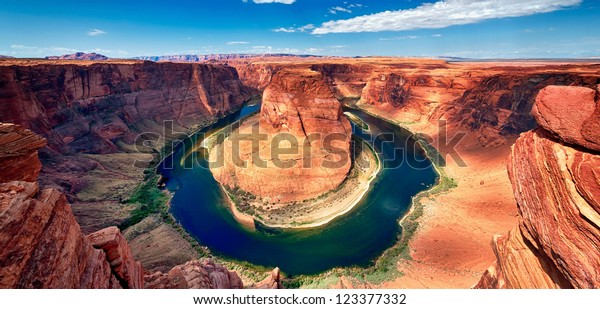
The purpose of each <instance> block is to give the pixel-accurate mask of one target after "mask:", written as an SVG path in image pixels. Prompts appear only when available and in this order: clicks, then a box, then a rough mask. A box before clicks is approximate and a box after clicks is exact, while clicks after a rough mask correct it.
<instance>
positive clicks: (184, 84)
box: [0, 59, 255, 271]
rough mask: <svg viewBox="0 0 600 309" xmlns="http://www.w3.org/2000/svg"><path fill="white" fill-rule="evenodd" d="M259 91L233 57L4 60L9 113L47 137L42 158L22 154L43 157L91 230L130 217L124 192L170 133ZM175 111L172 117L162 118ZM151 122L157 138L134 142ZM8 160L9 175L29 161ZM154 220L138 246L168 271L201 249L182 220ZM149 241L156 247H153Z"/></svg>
mask: <svg viewBox="0 0 600 309" xmlns="http://www.w3.org/2000/svg"><path fill="white" fill-rule="evenodd" d="M254 95H255V92H253V90H252V89H250V88H248V87H246V86H244V85H242V83H241V82H240V80H239V78H238V75H237V72H236V70H235V69H234V68H232V67H228V66H224V65H211V64H189V63H154V62H143V61H135V60H110V59H109V60H103V61H101V62H94V61H79V60H77V61H75V60H24V59H4V60H2V61H0V106H2V108H1V109H0V122H11V123H16V124H19V125H22V126H23V127H25V128H28V129H30V130H31V131H33V132H35V133H37V134H39V135H41V136H43V137H45V138H46V140H47V144H48V147H45V148H43V149H41V152H40V157H41V159H42V162H43V167H42V166H41V165H40V164H39V162H38V161H37V159H36V160H31V162H28V161H25V160H20V161H18V162H21V164H24V165H26V167H25V169H26V170H29V171H30V172H36V171H37V170H39V168H40V167H42V171H41V174H40V184H41V185H40V186H43V187H45V188H56V189H59V190H60V191H62V192H64V193H65V194H66V196H67V199H68V201H69V202H70V204H71V206H72V208H73V213H74V214H75V216H76V218H77V220H78V222H79V224H80V225H81V227H82V230H83V231H84V232H85V233H91V232H94V231H97V230H99V229H102V228H105V227H109V226H113V225H119V224H121V223H122V222H123V221H124V220H126V218H127V217H128V216H129V214H130V212H131V210H132V208H133V207H134V206H132V205H128V204H124V203H123V201H126V200H127V199H128V198H129V197H130V195H131V191H132V190H133V189H134V188H135V187H136V186H137V185H138V184H139V183H140V182H141V181H143V180H144V177H145V176H147V174H145V173H144V170H145V169H146V168H147V167H148V166H146V164H144V163H146V162H150V161H151V159H152V157H153V156H156V152H157V151H159V150H160V149H161V148H162V147H163V146H168V141H169V140H171V139H178V138H182V137H183V136H184V135H183V134H184V133H191V132H192V131H194V130H195V129H198V128H200V127H202V126H205V125H206V124H208V123H210V122H212V121H214V120H216V119H218V118H219V117H221V116H223V115H226V114H230V113H232V112H234V111H236V110H238V109H239V108H241V106H242V104H243V102H245V101H247V100H248V99H250V98H251V97H252V96H254ZM169 120H172V121H173V127H172V128H171V127H169V126H167V127H166V128H163V122H164V121H169ZM164 129H166V131H165V132H163V130H164ZM171 129H172V130H173V131H174V132H169V131H170V130H171ZM146 132H149V133H150V134H147V135H145V136H146V137H147V138H148V137H149V138H148V139H149V140H150V142H151V143H150V144H144V145H141V146H142V147H137V146H140V143H138V144H137V145H134V142H135V141H136V137H137V136H138V135H139V134H140V133H146ZM157 134H158V135H157ZM8 136H9V135H6V137H7V138H8ZM157 136H160V137H161V139H160V140H156V137H157ZM44 143H46V142H44ZM9 147H11V148H14V147H19V145H9ZM31 156H35V155H34V154H31ZM4 162H7V163H6V166H2V168H3V171H4V168H5V167H6V172H5V173H4V172H3V173H2V176H5V175H6V176H10V174H11V173H12V171H11V170H10V169H9V168H11V169H13V170H15V171H18V170H20V169H21V167H20V166H18V165H16V164H15V163H14V162H9V161H4ZM136 162H141V164H134V163H136ZM2 176H0V177H2ZM35 178H36V177H31V176H30V177H29V178H27V181H35ZM145 230H146V231H147V233H146V234H145V235H144V236H145V237H144V239H143V241H141V240H139V239H137V240H136V239H130V241H131V243H132V245H133V248H134V249H133V251H134V254H135V255H136V256H137V257H139V258H140V259H143V262H144V263H145V265H148V266H149V267H151V268H152V269H154V268H155V267H156V265H159V266H158V267H159V268H160V269H161V270H163V271H166V270H168V269H170V268H171V267H173V266H175V265H178V264H181V263H182V262H184V261H187V260H190V259H192V258H194V256H195V254H196V252H195V250H193V248H191V245H189V244H188V243H187V242H186V241H185V240H183V238H182V237H181V236H180V235H179V233H177V232H176V231H175V230H174V229H172V228H170V227H168V226H164V225H163V224H162V223H157V224H154V226H153V227H152V228H150V227H145ZM129 234H131V233H129ZM137 234H139V233H137ZM158 235H160V237H155V236H158ZM142 242H143V243H144V244H143V245H142ZM149 242H150V243H152V244H153V245H152V246H150V248H151V249H147V247H145V246H146V245H147V243H149ZM142 250H144V252H141V251H142ZM172 252H175V253H173V254H170V253H172Z"/></svg>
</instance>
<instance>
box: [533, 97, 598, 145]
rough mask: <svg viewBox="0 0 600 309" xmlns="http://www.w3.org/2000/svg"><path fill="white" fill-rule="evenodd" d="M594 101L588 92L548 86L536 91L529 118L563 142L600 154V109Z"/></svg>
mask: <svg viewBox="0 0 600 309" xmlns="http://www.w3.org/2000/svg"><path fill="white" fill-rule="evenodd" d="M595 97H596V92H595V91H594V90H593V89H590V88H584V87H563V86H549V87H546V88H544V89H543V90H542V91H540V93H539V95H538V96H537V100H536V104H535V106H534V107H533V110H532V114H533V116H534V117H535V120H536V121H537V122H538V124H539V125H540V126H541V127H542V128H544V129H545V130H546V131H549V132H551V133H552V134H554V135H555V136H556V137H557V138H559V139H560V140H562V141H563V142H565V143H568V144H571V145H579V146H582V147H585V148H587V149H591V150H595V151H600V133H599V132H600V130H599V129H600V106H597V105H596V102H595V101H594V99H595ZM584 134H585V135H584Z"/></svg>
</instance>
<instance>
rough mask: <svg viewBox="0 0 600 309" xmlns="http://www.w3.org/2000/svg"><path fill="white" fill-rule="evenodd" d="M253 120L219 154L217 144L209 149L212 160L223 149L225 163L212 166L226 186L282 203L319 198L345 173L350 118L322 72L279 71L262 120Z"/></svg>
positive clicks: (348, 163) (265, 96) (267, 93)
mask: <svg viewBox="0 0 600 309" xmlns="http://www.w3.org/2000/svg"><path fill="white" fill-rule="evenodd" d="M253 124H254V125H246V126H244V125H242V127H241V128H240V130H239V134H237V135H232V136H231V137H230V138H229V139H228V140H227V141H226V142H225V146H224V151H223V152H222V153H220V151H219V148H218V147H217V148H215V149H213V151H212V152H211V161H213V162H218V159H219V158H218V156H219V155H223V154H224V164H223V165H222V166H215V167H214V168H212V171H213V174H214V175H215V178H216V179H217V180H218V181H219V182H220V183H221V184H223V185H224V186H226V187H228V188H230V189H231V188H239V189H241V190H242V191H245V192H248V193H251V194H253V195H255V196H259V197H263V198H267V199H268V200H270V201H272V202H278V203H281V202H283V203H285V202H293V201H302V200H305V199H310V198H314V197H317V196H319V195H321V194H323V193H326V192H328V191H331V190H333V189H335V188H337V187H338V186H339V185H340V184H341V183H342V182H343V181H344V179H345V178H346V175H347V173H348V171H349V169H350V166H351V164H352V163H351V159H350V137H351V134H352V132H351V127H350V122H349V121H348V119H346V117H345V116H344V115H343V112H342V107H341V104H340V103H339V101H338V100H337V99H336V98H335V96H334V94H333V92H332V91H331V89H330V88H329V86H328V85H327V84H326V83H325V82H324V80H323V78H322V76H321V74H320V73H318V72H315V71H312V70H308V69H299V70H296V69H286V70H281V71H279V72H278V73H277V74H276V75H275V76H273V79H272V81H271V83H270V84H269V86H268V87H267V88H266V89H265V90H264V92H263V103H262V106H261V111H260V120H259V121H258V122H254V123H253ZM242 134H243V135H244V136H246V137H249V138H243V137H242ZM277 148H283V149H285V151H279V150H277ZM240 162H245V163H243V164H240Z"/></svg>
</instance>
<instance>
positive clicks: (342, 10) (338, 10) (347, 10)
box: [329, 6, 352, 14]
mask: <svg viewBox="0 0 600 309" xmlns="http://www.w3.org/2000/svg"><path fill="white" fill-rule="evenodd" d="M337 12H344V13H352V10H350V9H347V8H343V7H341V6H334V7H332V8H330V9H329V13H331V14H336V13H337Z"/></svg>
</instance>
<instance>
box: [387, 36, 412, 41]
mask: <svg viewBox="0 0 600 309" xmlns="http://www.w3.org/2000/svg"><path fill="white" fill-rule="evenodd" d="M418 38H419V36H418V35H406V36H396V37H393V38H379V40H380V41H398V40H414V39H418Z"/></svg>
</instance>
